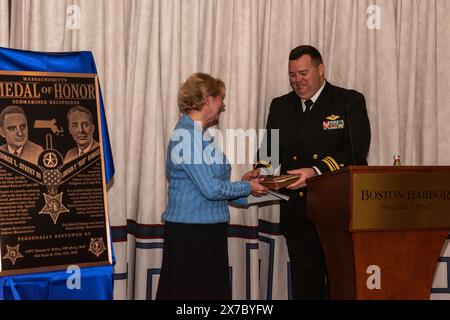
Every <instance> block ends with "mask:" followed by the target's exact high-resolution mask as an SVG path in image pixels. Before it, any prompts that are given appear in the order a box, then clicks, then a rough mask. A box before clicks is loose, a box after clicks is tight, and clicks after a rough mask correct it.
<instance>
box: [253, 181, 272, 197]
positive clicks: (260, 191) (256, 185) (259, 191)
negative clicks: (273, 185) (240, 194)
mask: <svg viewBox="0 0 450 320" xmlns="http://www.w3.org/2000/svg"><path fill="white" fill-rule="evenodd" d="M263 181H264V178H254V179H251V180H250V181H249V182H250V188H251V193H252V195H254V196H255V197H261V196H263V195H265V194H267V190H269V189H268V188H267V187H265V186H263V185H262V184H261V182H263Z"/></svg>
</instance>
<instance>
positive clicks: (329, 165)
mask: <svg viewBox="0 0 450 320" xmlns="http://www.w3.org/2000/svg"><path fill="white" fill-rule="evenodd" d="M322 162H324V163H325V164H326V165H327V166H328V167H329V168H330V170H331V171H335V170H336V169H335V168H334V166H333V165H332V164H331V162H330V161H329V160H328V159H327V158H325V159H322Z"/></svg>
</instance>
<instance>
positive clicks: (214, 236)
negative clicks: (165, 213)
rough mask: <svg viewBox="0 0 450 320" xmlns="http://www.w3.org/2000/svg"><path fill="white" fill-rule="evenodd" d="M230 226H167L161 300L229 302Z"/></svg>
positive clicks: (168, 224)
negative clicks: (228, 238)
mask: <svg viewBox="0 0 450 320" xmlns="http://www.w3.org/2000/svg"><path fill="white" fill-rule="evenodd" d="M227 227H228V224H227V223H217V224H183V223H171V222H166V223H165V225H164V249H163V250H164V251H163V261H162V267H161V275H160V278H159V285H158V292H157V294H156V299H157V300H209V299H213V300H229V299H231V289H230V280H229V272H228V242H227Z"/></svg>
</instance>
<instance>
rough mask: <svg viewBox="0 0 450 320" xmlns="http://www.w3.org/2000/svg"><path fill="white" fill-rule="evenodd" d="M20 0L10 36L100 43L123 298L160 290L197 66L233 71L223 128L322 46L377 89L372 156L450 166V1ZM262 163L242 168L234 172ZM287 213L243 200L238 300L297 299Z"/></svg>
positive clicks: (235, 243) (234, 238) (235, 257)
mask: <svg viewBox="0 0 450 320" xmlns="http://www.w3.org/2000/svg"><path fill="white" fill-rule="evenodd" d="M8 3H9V2H8V1H7V0H0V45H2V46H7V47H11V48H18V49H26V50H36V51H55V52H59V51H80V50H90V51H93V53H94V57H95V60H96V64H97V67H98V72H99V77H100V83H101V88H102V92H103V98H104V104H105V110H106V115H107V121H108V126H109V134H110V138H111V143H112V149H113V156H114V164H115V168H116V174H115V178H114V180H113V182H112V183H111V184H110V185H109V192H108V202H109V213H110V222H111V225H112V231H113V232H112V234H113V240H114V249H115V254H116V259H117V262H116V266H115V273H116V274H115V294H114V296H115V298H116V299H153V298H154V296H155V293H156V288H157V284H158V279H159V268H160V264H161V257H162V242H163V234H162V225H161V221H160V216H161V213H162V212H163V211H164V209H165V206H166V202H167V196H166V194H167V182H166V178H165V160H166V154H165V153H166V146H167V142H168V139H169V137H170V133H171V131H172V129H173V127H174V125H175V123H176V122H177V120H178V118H179V112H178V107H177V103H176V98H177V91H178V87H179V85H180V84H181V82H182V81H184V79H186V77H187V76H188V75H190V74H191V73H194V72H197V71H202V72H207V73H211V74H212V75H213V76H216V77H219V78H221V79H223V80H224V81H225V83H226V87H227V96H226V100H225V103H226V105H227V111H226V112H225V113H224V114H222V116H221V121H220V124H219V129H221V130H225V129H244V130H247V129H252V128H253V129H261V128H264V126H265V121H266V117H267V114H268V108H269V105H270V102H271V100H272V99H273V98H274V97H276V96H280V95H282V94H285V93H287V92H288V91H289V90H290V85H289V81H288V74H287V64H288V54H289V52H290V50H291V49H292V48H293V47H295V46H297V45H299V44H311V45H313V46H315V47H317V48H318V49H319V50H320V51H321V53H322V55H323V58H324V63H325V68H326V78H327V79H328V80H329V81H330V82H332V83H334V84H336V85H340V86H344V87H348V88H353V89H356V90H358V91H360V92H362V93H363V94H364V95H365V97H366V101H367V108H368V112H369V118H370V121H371V130H372V143H371V148H370V153H369V164H371V165H391V164H392V161H393V155H394V154H400V157H401V161H402V164H407V165H438V164H439V165H444V164H446V165H448V164H450V147H449V146H450V125H449V123H450V85H449V83H450V24H449V23H448V13H449V12H450V1H448V0H376V1H375V0H370V1H369V0H134V1H128V0H95V1H92V0H73V1H69V0H64V1H63V0H39V1H36V0H12V1H11V2H10V6H8ZM372 5H375V7H374V6H372ZM225 151H227V150H225ZM238 152H243V150H239V151H238ZM247 153H248V154H250V153H251V152H250V151H248V150H247ZM247 156H248V155H247ZM247 162H248V161H247ZM250 167H251V166H250V164H249V163H247V164H241V165H234V166H233V179H239V178H240V176H241V175H242V174H243V173H244V172H246V171H247V170H249V169H250ZM278 221H279V217H278V206H277V205H272V206H266V207H260V208H257V207H251V208H250V209H248V210H244V209H237V208H232V209H231V222H230V228H229V244H230V250H229V252H230V254H229V255H230V270H231V275H232V285H233V298H235V299H286V298H289V297H290V295H289V287H288V270H289V263H288V257H287V253H286V248H285V242H284V238H283V237H282V236H281V235H280V228H279V225H278ZM442 256H443V257H442V258H441V260H440V262H439V263H438V265H437V269H436V270H437V272H436V277H435V282H434V289H433V295H432V298H435V299H449V298H450V289H449V284H448V281H449V279H447V272H448V270H450V269H448V268H447V262H450V258H447V257H449V256H450V251H449V250H448V249H447V247H446V246H445V247H444V248H443V252H442ZM186 263H189V262H188V261H187V262H186Z"/></svg>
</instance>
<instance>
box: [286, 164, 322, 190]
mask: <svg viewBox="0 0 450 320" xmlns="http://www.w3.org/2000/svg"><path fill="white" fill-rule="evenodd" d="M287 173H289V174H296V175H298V176H300V179H298V180H297V181H295V182H294V183H292V184H290V185H288V186H287V187H286V189H291V190H296V189H300V188H304V187H306V179H309V178H311V177H314V176H315V175H317V173H316V170H314V169H313V168H301V169H295V170H289V171H288V172H287Z"/></svg>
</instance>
